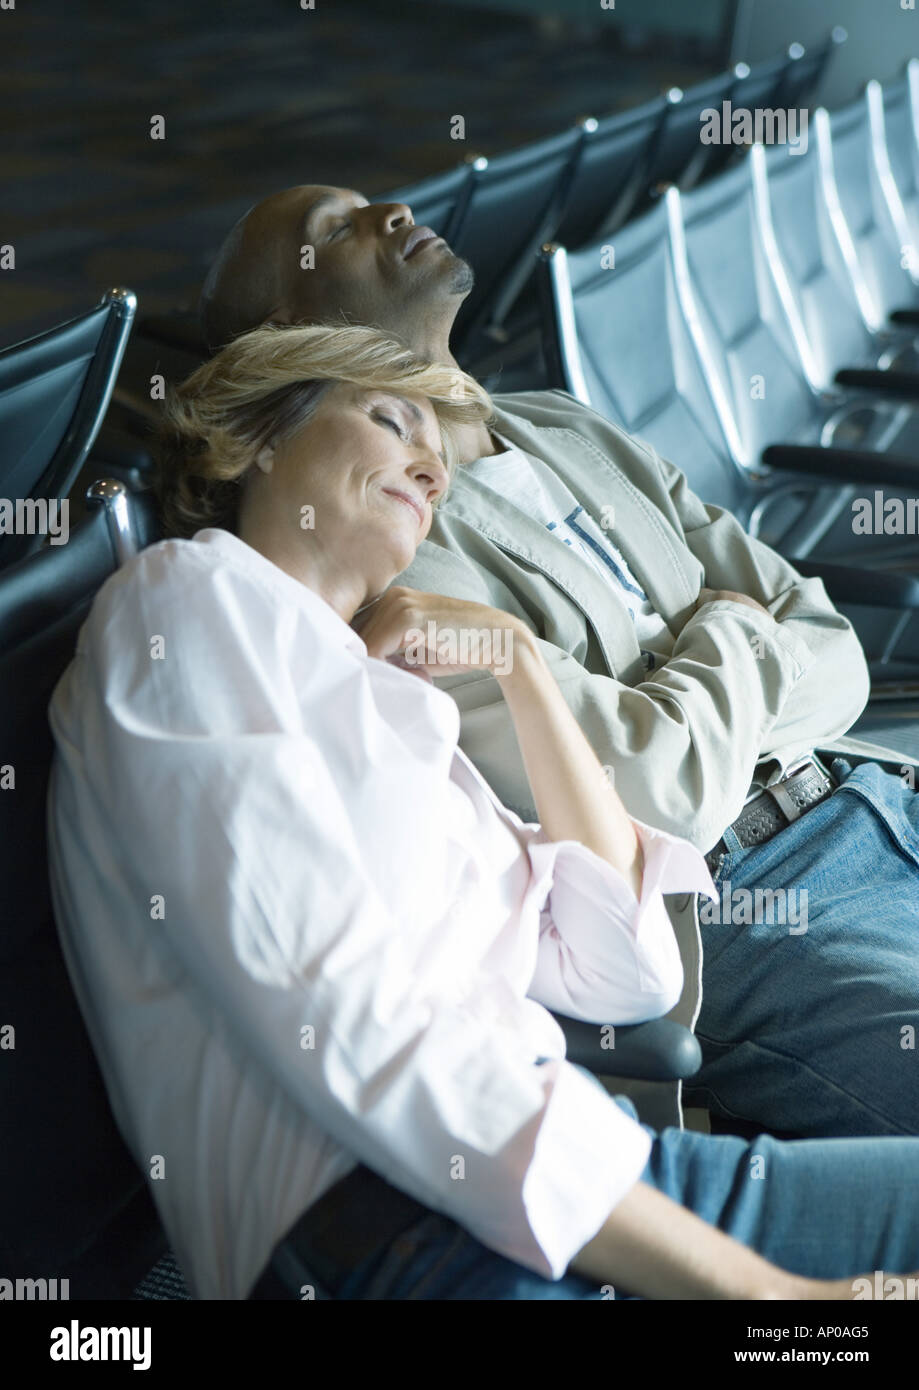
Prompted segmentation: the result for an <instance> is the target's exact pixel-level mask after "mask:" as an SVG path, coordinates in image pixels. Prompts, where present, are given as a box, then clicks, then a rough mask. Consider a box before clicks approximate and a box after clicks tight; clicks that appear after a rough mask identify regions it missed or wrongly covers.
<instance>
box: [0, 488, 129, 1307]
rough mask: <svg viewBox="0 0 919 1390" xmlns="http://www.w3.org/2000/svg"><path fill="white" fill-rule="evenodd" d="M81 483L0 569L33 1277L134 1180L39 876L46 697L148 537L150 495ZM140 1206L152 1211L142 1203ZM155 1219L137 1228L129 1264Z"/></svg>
mask: <svg viewBox="0 0 919 1390" xmlns="http://www.w3.org/2000/svg"><path fill="white" fill-rule="evenodd" d="M91 493H92V494H93V500H94V501H96V506H94V507H93V508H92V509H91V510H90V511H89V513H88V514H87V516H86V518H85V520H84V521H83V522H81V524H80V525H79V526H77V527H75V528H74V530H73V532H72V533H71V536H70V539H69V541H68V543H67V544H66V545H64V546H60V547H52V546H46V547H45V548H44V549H43V550H40V551H38V552H37V553H36V554H34V555H30V556H28V557H27V558H26V559H24V560H20V561H18V562H17V563H16V564H14V565H12V566H10V567H8V568H7V569H5V570H4V571H3V572H2V573H0V665H2V672H3V678H2V680H0V768H2V769H3V770H2V772H0V788H2V789H0V872H2V882H3V885H4V892H3V895H2V901H0V1025H2V1026H4V1027H12V1028H13V1029H14V1030H15V1034H14V1039H15V1048H14V1049H13V1050H11V1051H9V1052H5V1053H4V1054H3V1055H4V1056H5V1057H6V1058H8V1060H6V1061H5V1062H4V1065H3V1067H2V1068H0V1113H2V1116H3V1119H2V1126H3V1129H4V1131H5V1133H6V1134H7V1135H8V1136H9V1138H10V1141H11V1142H8V1143H4V1144H0V1194H2V1197H0V1204H2V1211H0V1265H2V1266H3V1268H4V1269H6V1270H16V1271H21V1273H22V1274H23V1275H30V1276H33V1275H34V1276H35V1277H40V1276H44V1277H56V1276H58V1275H62V1274H63V1273H64V1272H65V1270H66V1271H72V1272H74V1273H77V1274H79V1273H80V1271H81V1270H82V1269H84V1268H85V1267H86V1262H87V1260H88V1259H89V1258H90V1256H89V1254H88V1252H89V1251H90V1247H91V1246H92V1245H93V1243H94V1242H95V1241H96V1240H97V1238H98V1237H99V1234H100V1232H102V1231H104V1230H105V1229H106V1228H107V1227H110V1226H111V1224H112V1223H113V1222H115V1221H116V1220H117V1218H118V1217H119V1215H120V1214H121V1213H122V1212H123V1210H124V1208H125V1206H126V1204H127V1203H129V1202H130V1201H131V1200H132V1199H133V1198H134V1197H135V1196H136V1194H138V1193H139V1192H141V1191H142V1189H143V1178H142V1175H141V1174H140V1172H139V1171H138V1169H137V1167H136V1165H135V1164H134V1162H133V1160H132V1158H131V1156H130V1154H129V1153H128V1150H127V1148H126V1147H125V1145H124V1143H123V1141H122V1139H121V1136H120V1135H119V1133H118V1131H117V1128H116V1126H115V1123H114V1120H113V1118H112V1115H111V1110H110V1107H109V1103H108V1098H107V1094H106V1091H105V1086H104V1083H103V1081H102V1077H101V1073H100V1072H99V1069H98V1065H97V1063H96V1060H95V1056H94V1054H93V1051H92V1047H91V1045H90V1042H89V1038H88V1036H87V1033H86V1030H85V1027H84V1024H83V1021H82V1017H81V1014H80V1012H79V1008H78V1005H77V1002H76V999H75V997H74V995H73V991H72V988H71V985H70V981H69V977H68V974H67V970H66V967H65V964H64V959H63V955H62V953H61V950H60V946H59V943H58V937H57V932H56V928H55V925H54V918H53V914H52V908H51V898H50V889H49V884H48V876H47V858H46V853H47V842H46V820H45V807H46V796H47V786H48V776H49V772H50V766H51V759H52V754H53V737H52V734H51V730H50V727H49V724H48V719H47V706H48V702H49V700H50V697H51V694H52V692H53V690H54V687H55V685H56V684H57V681H58V680H59V678H60V676H61V674H62V672H63V671H64V668H65V667H66V666H67V664H68V663H69V661H70V659H71V657H72V655H73V650H74V645H75V642H76V637H77V633H78V631H79V628H80V626H81V625H82V623H83V621H84V619H85V618H86V616H87V614H88V612H89V609H90V606H91V604H92V601H93V598H94V597H95V594H96V592H97V590H98V589H99V587H100V586H101V585H102V584H103V583H104V581H105V580H106V579H107V578H108V576H109V575H110V574H112V573H113V571H114V570H115V569H116V568H117V566H118V564H119V563H120V562H121V561H122V560H123V559H124V558H126V557H127V556H128V555H129V554H130V553H132V552H133V550H134V549H135V548H137V547H140V546H143V545H146V544H149V543H150V541H152V540H153V539H155V538H156V523H155V518H154V515H153V510H152V507H151V505H150V503H149V501H148V499H146V498H141V497H137V496H134V497H131V496H129V495H128V494H127V493H126V492H125V489H124V488H123V487H122V485H121V484H120V483H109V484H96V485H94V488H93V489H91ZM99 503H103V504H104V505H99ZM10 769H11V770H12V771H10ZM11 782H12V785H11ZM145 1210H147V1211H148V1213H149V1219H150V1221H151V1222H153V1219H154V1216H153V1208H152V1206H150V1205H149V1204H147V1206H146V1207H145ZM155 1231H156V1227H155V1226H153V1227H151V1228H150V1229H146V1230H143V1231H141V1230H138V1231H137V1232H135V1238H136V1239H137V1240H138V1241H139V1242H142V1243H143V1250H142V1251H140V1252H139V1255H138V1265H139V1268H138V1270H137V1271H136V1274H135V1277H136V1278H139V1277H140V1274H141V1273H143V1272H144V1260H145V1259H147V1258H149V1248H148V1246H149V1241H150V1239H151V1236H152V1235H153V1234H155ZM124 1254H125V1255H126V1256H129V1255H130V1252H129V1251H125V1252H124ZM127 1265H128V1266H130V1259H128V1260H127ZM102 1275H104V1271H103V1272H102ZM99 1277H102V1276H101V1275H100V1274H99V1272H98V1271H97V1272H96V1280H97V1281H98V1278H99ZM81 1287H82V1286H81ZM103 1287H104V1280H103ZM128 1292H129V1290H127V1291H124V1290H122V1291H121V1292H115V1291H114V1290H111V1291H110V1295H111V1296H120V1297H127V1296H128ZM72 1296H73V1297H79V1296H80V1291H79V1288H78V1287H76V1286H74V1288H73V1289H72ZM102 1296H106V1295H102Z"/></svg>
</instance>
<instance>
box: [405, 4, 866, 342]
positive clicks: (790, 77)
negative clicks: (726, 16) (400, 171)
mask: <svg viewBox="0 0 919 1390" xmlns="http://www.w3.org/2000/svg"><path fill="white" fill-rule="evenodd" d="M844 38H845V31H844V30H840V29H836V30H834V31H833V34H832V35H831V37H830V38H829V39H828V40H827V42H826V44H824V45H822V46H821V47H820V48H817V49H814V50H813V51H812V52H811V53H805V51H804V49H803V48H802V47H801V45H800V44H793V45H792V46H791V48H790V49H789V51H788V54H787V55H786V54H783V55H782V56H781V58H777V59H773V60H769V61H767V62H764V63H762V64H758V65H757V66H755V67H754V68H752V69H751V68H750V67H749V66H748V65H747V64H745V63H739V64H737V65H736V67H734V68H733V69H732V70H731V71H729V72H725V73H722V74H719V75H718V76H716V77H714V78H712V79H710V80H709V81H706V82H704V83H700V84H698V85H697V86H694V87H692V88H691V89H689V90H688V91H687V92H685V93H684V92H683V91H681V90H680V89H679V88H672V89H671V90H670V91H669V92H668V93H667V94H666V95H665V96H661V97H659V98H657V99H656V100H653V101H650V102H648V103H646V104H645V105H642V106H639V107H635V108H633V109H630V110H627V111H622V112H616V113H614V114H613V115H609V116H606V117H604V118H602V119H599V120H598V119H595V118H593V117H585V118H584V119H582V120H580V121H579V122H578V123H577V124H576V125H575V126H574V127H573V128H572V129H570V130H568V131H565V132H563V133H562V134H560V135H555V136H552V137H550V138H548V139H546V140H542V141H537V142H533V143H532V144H528V145H526V146H523V147H522V148H520V149H515V150H511V151H509V152H507V153H505V154H502V155H499V156H497V157H496V158H494V159H487V158H485V157H484V156H483V155H477V154H473V155H469V156H467V158H466V159H464V160H463V161H462V163H460V164H459V165H458V166H457V167H455V168H454V169H451V170H448V171H447V172H445V173H443V174H440V175H436V176H434V177H432V178H428V179H424V180H422V181H421V182H419V183H418V184H415V185H413V186H411V187H407V188H402V189H397V190H394V191H392V192H390V193H387V194H384V195H382V199H381V200H382V201H387V202H400V203H405V204H407V205H408V206H409V207H411V209H412V215H413V217H414V220H415V222H416V223H417V224H424V225H427V226H430V227H432V228H433V229H434V231H435V232H437V233H438V235H441V236H443V237H444V238H445V240H446V241H447V242H448V243H449V244H450V246H451V247H452V248H453V250H454V251H455V252H456V254H457V255H460V256H463V257H464V258H465V259H467V260H469V261H470V263H471V264H472V265H473V266H474V267H475V271H476V284H475V287H474V289H473V291H472V293H471V294H470V295H469V297H468V298H467V300H466V302H465V303H464V305H463V308H462V310H461V312H460V315H459V316H458V318H457V323H456V334H455V340H454V348H455V350H456V351H457V352H458V353H459V356H460V359H461V360H464V361H467V362H468V361H469V360H470V359H472V358H474V357H475V355H476V354H477V353H479V352H481V351H483V350H484V349H485V348H486V347H487V346H488V344H489V343H491V344H492V346H493V345H494V343H495V342H504V341H506V340H507V338H508V336H509V329H508V326H507V325H508V316H509V315H510V312H511V310H512V309H513V308H514V306H515V305H517V304H518V301H519V300H520V296H521V294H522V292H523V291H524V289H525V288H526V287H527V286H528V284H529V282H530V280H531V277H532V274H533V270H534V264H535V262H534V257H535V254H536V252H537V250H538V248H539V246H540V245H541V244H542V243H543V242H545V241H549V240H552V239H555V240H558V241H560V242H562V243H563V244H564V245H566V246H569V247H572V248H576V247H578V246H581V245H583V244H584V243H586V242H587V241H589V240H590V239H591V238H592V237H595V236H599V235H608V234H610V233H611V232H613V231H615V230H616V228H618V227H620V226H622V225H623V224H624V223H625V222H626V221H627V220H628V218H629V217H630V216H632V215H634V214H636V213H637V212H639V211H640V210H641V209H642V208H643V207H644V206H645V205H646V204H647V203H648V202H649V201H650V200H651V199H652V198H653V197H654V195H655V193H656V191H657V190H659V189H660V188H662V187H663V186H665V185H667V184H670V183H677V184H679V185H680V186H681V187H683V188H690V187H693V186H694V185H695V184H697V183H699V182H700V181H701V180H703V179H704V178H707V177H709V176H710V175H712V174H713V173H714V172H716V171H717V170H718V169H720V168H721V167H723V166H724V165H725V164H726V163H727V162H729V161H730V159H731V158H732V156H734V155H735V154H736V153H737V146H736V145H735V144H733V143H732V142H731V141H730V140H724V141H723V142H721V141H706V140H703V139H702V131H703V127H704V126H705V124H706V120H707V118H706V117H705V115H704V114H703V113H706V112H712V113H715V114H716V116H717V119H718V121H720V120H721V114H722V109H723V106H724V104H725V103H729V105H730V108H731V109H734V110H740V109H742V110H746V111H751V112H752V111H760V110H763V109H766V110H770V111H771V110H772V109H773V108H775V109H779V108H780V109H785V108H786V107H787V108H797V107H798V106H799V105H800V104H801V103H802V102H803V101H804V100H805V98H806V96H807V94H808V93H809V92H810V91H811V90H812V89H813V86H814V84H815V83H816V82H817V81H818V80H819V78H820V75H821V74H822V71H823V68H824V66H825V64H826V62H827V60H828V58H829V57H830V55H831V53H832V51H833V49H834V48H835V46H837V45H838V44H839V43H840V42H842V41H843V39H844Z"/></svg>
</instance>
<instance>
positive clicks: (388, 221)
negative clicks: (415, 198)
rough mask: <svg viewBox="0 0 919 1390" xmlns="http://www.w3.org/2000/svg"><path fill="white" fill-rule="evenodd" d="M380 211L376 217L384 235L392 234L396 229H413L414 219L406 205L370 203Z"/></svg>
mask: <svg viewBox="0 0 919 1390" xmlns="http://www.w3.org/2000/svg"><path fill="white" fill-rule="evenodd" d="M371 207H377V208H379V209H380V212H379V213H378V216H379V218H380V224H381V227H382V230H383V232H384V233H386V234H388V233H389V232H393V231H395V230H396V228H397V227H414V225H415V219H414V217H413V216H412V210H411V208H410V207H409V205H408V203H371Z"/></svg>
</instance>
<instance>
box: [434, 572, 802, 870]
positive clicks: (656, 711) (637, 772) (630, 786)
mask: <svg viewBox="0 0 919 1390" xmlns="http://www.w3.org/2000/svg"><path fill="white" fill-rule="evenodd" d="M451 558H454V559H455V557H451ZM538 642H539V647H540V651H541V653H542V656H543V658H544V659H545V661H546V664H547V666H548V668H549V671H550V672H551V675H552V677H553V678H554V680H555V681H556V683H557V684H558V687H559V689H560V690H561V693H562V695H563V696H564V699H565V701H566V702H567V704H568V707H569V709H570V710H571V711H572V713H573V714H574V716H575V718H576V720H577V722H578V724H579V725H580V727H581V729H582V731H583V732H584V734H585V735H586V737H587V739H588V741H589V742H590V744H591V745H592V747H593V749H594V751H595V753H596V754H597V757H598V758H599V760H600V762H601V764H603V765H604V766H605V767H607V768H608V769H609V773H610V775H611V776H612V777H613V778H614V785H615V787H616V790H617V791H618V793H619V795H620V796H621V798H622V801H623V803H624V805H625V807H626V810H627V811H628V813H629V815H630V816H634V817H635V818H636V819H638V820H642V821H645V822H646V823H647V824H648V825H653V826H656V827H658V828H659V829H661V830H666V831H668V832H669V833H670V834H673V835H681V836H684V837H685V838H686V839H687V840H689V841H690V843H691V844H693V845H695V846H696V848H698V849H701V850H703V851H705V850H708V849H710V848H711V847H712V845H713V844H715V843H716V841H717V840H718V838H719V836H720V835H721V833H722V831H723V830H724V827H725V826H726V825H728V824H730V822H731V821H732V820H733V819H734V818H735V817H736V816H737V815H739V813H740V811H741V809H742V807H743V803H744V800H745V798H746V795H747V791H748V789H749V786H750V782H751V779H752V776H753V771H754V768H755V766H756V763H757V761H758V759H759V757H760V749H761V747H762V746H763V744H764V743H765V742H766V741H767V740H768V738H769V734H770V731H771V729H772V725H773V723H774V722H775V720H776V718H777V717H778V714H779V712H780V711H781V709H782V707H783V705H784V703H785V701H786V700H787V698H788V696H789V694H790V692H791V691H792V689H793V687H794V685H795V682H796V681H797V680H798V679H799V678H800V676H801V673H802V670H803V667H802V665H801V664H800V660H799V658H802V659H803V660H805V661H806V660H808V653H807V651H806V649H803V650H802V648H801V645H800V644H799V643H796V642H794V641H788V640H787V639H786V638H785V636H784V635H783V634H782V632H781V629H780V628H779V627H778V625H777V624H776V623H775V622H774V620H773V619H772V618H771V617H769V616H768V615H767V614H765V613H759V612H758V611H757V610H756V609H754V608H751V607H748V606H747V605H742V604H739V603H736V602H732V601H729V600H723V599H722V600H718V601H717V602H715V603H710V604H706V605H705V606H704V607H702V608H701V609H700V610H699V612H698V613H696V614H694V615H693V617H692V618H691V619H690V620H689V622H688V623H686V625H685V626H684V628H683V630H682V632H681V633H680V635H679V637H678V638H677V641H676V643H675V644H674V649H673V653H672V655H671V657H670V659H669V660H668V661H667V662H666V663H665V664H664V665H662V666H660V667H659V668H658V669H657V670H656V671H655V672H654V673H653V675H652V676H651V677H649V679H648V680H646V681H643V682H642V683H641V684H640V685H637V686H634V687H632V686H627V685H624V684H623V683H622V682H620V681H617V680H614V679H613V678H612V677H611V676H602V675H595V674H592V673H590V672H588V671H585V670H584V668H583V666H581V665H580V664H579V662H577V661H576V660H575V659H574V658H573V657H572V656H569V655H568V654H567V653H566V652H563V651H561V650H560V649H559V648H558V647H556V646H554V645H553V644H552V643H550V642H546V641H544V640H542V639H538ZM446 687H447V688H448V689H449V691H450V694H451V695H453V697H454V698H455V699H456V701H457V703H458V705H459V708H460V713H461V719H462V745H463V748H464V750H465V752H466V753H467V755H468V756H469V757H470V758H471V760H472V761H473V762H474V763H475V764H476V766H477V767H478V769H479V771H480V772H481V773H482V775H483V776H484V777H485V778H486V780H487V781H488V782H489V783H490V784H491V785H492V787H493V788H494V789H495V791H496V792H497V794H498V795H499V797H500V798H501V800H502V801H503V802H504V803H505V804H506V805H508V806H510V807H511V808H512V809H513V810H514V811H516V812H517V813H518V814H519V815H521V816H522V817H523V819H524V820H535V819H537V814H536V809H535V806H534V798H533V796H532V793H531V790H530V787H529V783H528V780H527V774H526V770H525V767H524V763H523V760H522V758H521V755H520V750H519V747H518V744H517V741H516V738H515V735H514V729H513V725H512V722H511V718H510V713H509V710H508V707H507V705H506V703H505V701H504V700H503V698H502V695H501V691H500V689H499V686H498V682H497V681H496V680H495V679H494V678H493V677H491V676H481V675H478V674H476V675H473V676H472V677H463V676H459V677H453V678H451V679H450V680H449V681H447V682H446Z"/></svg>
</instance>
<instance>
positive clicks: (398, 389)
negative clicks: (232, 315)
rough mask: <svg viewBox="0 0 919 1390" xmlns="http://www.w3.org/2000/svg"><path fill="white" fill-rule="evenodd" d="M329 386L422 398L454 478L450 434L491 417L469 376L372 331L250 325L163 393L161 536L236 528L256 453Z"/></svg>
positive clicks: (288, 431) (294, 424) (295, 426)
mask: <svg viewBox="0 0 919 1390" xmlns="http://www.w3.org/2000/svg"><path fill="white" fill-rule="evenodd" d="M336 382H348V383H351V384H352V385H354V386H357V387H360V388H364V389H367V390H380V391H392V392H395V393H397V394H405V393H411V394H415V395H420V396H427V398H428V399H429V400H430V402H431V404H432V406H433V408H434V411H435V413H436V415H437V421H438V424H439V426H440V432H441V438H442V440H443V445H444V456H445V459H446V462H447V467H448V470H449V472H450V473H451V474H452V472H453V470H454V469H455V467H456V466H457V463H458V462H459V453H458V449H457V445H456V439H455V436H454V433H453V427H454V426H455V425H459V424H472V423H476V422H480V423H482V422H487V421H492V420H493V419H494V408H493V406H492V401H491V397H490V396H489V395H488V392H487V391H486V390H485V389H484V387H482V386H480V385H479V384H478V382H477V381H475V379H474V378H473V377H471V376H469V375H467V373H465V372H463V371H460V370H459V368H457V367H449V366H446V365H444V364H443V363H438V362H428V361H425V360H424V359H423V358H421V357H418V356H417V355H416V354H415V353H414V352H412V351H411V349H409V348H408V347H406V345H405V344H404V343H401V342H399V341H397V340H396V339H395V338H392V337H390V336H388V335H387V334H385V333H383V332H381V331H380V330H379V329H376V328H370V327H365V326H361V325H353V324H352V325H344V326H339V325H333V324H310V325H308V326H306V327H303V328H281V327H275V326H266V327H263V328H256V329H254V330H253V332H251V333H244V334H242V335H241V336H240V337H239V338H236V339H234V341H233V342H231V343H229V344H228V345H227V346H226V347H225V348H223V349H222V350H221V351H220V352H219V353H217V355H216V356H215V357H213V358H212V359H211V360H210V361H209V362H205V363H204V365H203V366H201V367H199V368H198V369H197V371H195V372H193V373H192V375H191V376H190V377H188V379H187V380H186V381H184V382H183V383H182V384H181V386H178V387H176V388H175V389H174V390H172V391H171V392H170V393H169V394H168V396H167V400H166V403H165V411H164V416H163V421H162V425H161V428H160V431H159V439H158V449H157V453H158V465H159V466H158V469H157V473H156V482H155V492H156V496H157V501H158V504H159V512H160V520H161V522H162V525H163V530H164V533H165V534H166V535H167V536H183V537H189V536H193V535H194V534H195V532H196V531H198V530H201V529H202V528H204V527H207V526H219V527H222V528H223V529H224V530H228V531H235V529H236V523H237V515H238V506H239V498H240V495H241V489H240V486H239V485H240V483H241V481H242V479H243V477H244V476H245V475H246V474H247V473H248V472H249V470H250V469H251V468H252V466H253V465H254V462H255V458H256V455H257V454H258V452H259V451H260V450H261V449H262V448H264V447H265V446H266V445H267V444H280V443H283V441H284V440H285V439H287V438H289V437H290V436H291V435H293V434H295V433H296V432H297V430H299V429H300V428H302V426H303V425H305V424H306V423H307V422H308V420H309V419H310V418H311V417H312V415H313V414H314V412H315V411H316V409H317V408H318V405H319V402H320V400H321V398H322V396H323V395H324V394H325V392H326V391H327V390H328V389H329V388H330V387H331V386H332V385H333V384H334V383H336Z"/></svg>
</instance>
